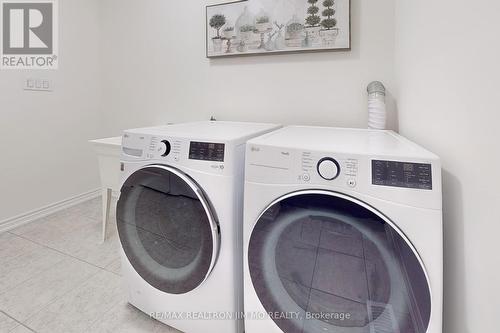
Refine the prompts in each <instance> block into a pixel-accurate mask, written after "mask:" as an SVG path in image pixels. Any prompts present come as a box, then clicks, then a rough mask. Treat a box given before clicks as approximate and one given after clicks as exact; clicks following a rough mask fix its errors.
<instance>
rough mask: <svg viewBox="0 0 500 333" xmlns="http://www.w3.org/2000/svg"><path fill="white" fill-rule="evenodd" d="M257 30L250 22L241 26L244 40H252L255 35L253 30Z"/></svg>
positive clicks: (241, 34) (241, 35)
mask: <svg viewBox="0 0 500 333" xmlns="http://www.w3.org/2000/svg"><path fill="white" fill-rule="evenodd" d="M254 30H255V27H254V26H253V25H250V24H246V25H243V26H241V28H240V37H241V39H242V40H244V41H246V42H249V41H251V40H252V37H253V32H254Z"/></svg>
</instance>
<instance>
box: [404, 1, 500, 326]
mask: <svg viewBox="0 0 500 333" xmlns="http://www.w3.org/2000/svg"><path fill="white" fill-rule="evenodd" d="M499 13H500V3H499V2H498V1H493V0H477V1H466V0H458V1H457V0H453V1H452V0H442V1H431V0H419V1H409V0H402V1H397V4H396V31H397V33H396V60H397V75H398V80H397V86H398V90H399V93H398V94H397V95H398V108H399V118H400V129H401V133H402V134H404V135H406V136H408V137H410V138H412V139H414V140H416V141H417V142H419V143H421V144H423V145H425V146H426V147H428V148H429V149H431V150H433V151H434V152H436V153H437V154H439V155H440V156H441V157H442V158H443V164H444V212H445V305H444V309H445V332H446V333H469V332H470V333H473V332H498V331H499V329H498V316H499V314H500V286H499V283H498V281H500V259H499V251H498V237H499V235H500V211H499V204H500V191H499V185H500V172H499V169H500V147H499V143H500V139H499V138H500V136H499V129H498V126H499V124H500V107H499V104H498V94H499V93H500V83H499V82H500V81H499V79H500V62H499V59H500V43H499V42H498V41H499V33H500V20H498V15H499Z"/></svg>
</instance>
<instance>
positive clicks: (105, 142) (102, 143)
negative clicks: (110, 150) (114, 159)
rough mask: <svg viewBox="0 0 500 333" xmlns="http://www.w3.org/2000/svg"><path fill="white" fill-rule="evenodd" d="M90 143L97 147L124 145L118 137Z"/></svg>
mask: <svg viewBox="0 0 500 333" xmlns="http://www.w3.org/2000/svg"><path fill="white" fill-rule="evenodd" d="M89 142H90V143H93V144H95V145H99V146H121V145H122V137H121V136H116V137H113V138H105V139H97V140H90V141H89Z"/></svg>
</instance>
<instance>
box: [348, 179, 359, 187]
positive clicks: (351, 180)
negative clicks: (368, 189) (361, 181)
mask: <svg viewBox="0 0 500 333" xmlns="http://www.w3.org/2000/svg"><path fill="white" fill-rule="evenodd" d="M347 185H348V186H349V187H352V188H354V187H356V185H357V183H356V179H349V180H348V181H347Z"/></svg>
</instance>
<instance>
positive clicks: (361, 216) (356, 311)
mask: <svg viewBox="0 0 500 333" xmlns="http://www.w3.org/2000/svg"><path fill="white" fill-rule="evenodd" d="M248 250H249V253H248V262H249V270H250V275H251V279H252V282H253V285H254V288H255V291H256V293H257V296H258V297H259V299H260V301H261V303H262V305H263V307H264V309H265V310H266V312H267V313H270V314H272V315H271V318H272V319H273V320H274V322H275V323H276V324H277V325H278V326H279V327H280V328H281V330H282V331H283V332H285V333H296V332H297V333H302V332H303V333H316V332H318V333H319V332H334V333H337V332H338V333H373V332H391V333H425V332H426V331H427V328H428V325H429V321H430V314H431V296H430V288H429V284H428V280H427V275H426V273H425V271H424V267H423V265H422V262H421V260H420V258H419V257H418V255H417V253H416V251H415V250H414V248H413V246H412V245H411V244H410V242H409V241H408V240H407V239H406V237H405V236H404V235H403V233H401V232H400V231H399V230H397V229H396V227H395V226H394V225H393V224H392V223H391V222H390V221H388V220H387V219H386V218H385V217H384V216H383V215H382V214H379V213H377V212H376V211H375V210H374V209H372V208H371V207H369V206H367V205H365V204H363V203H361V202H358V201H356V200H355V199H352V198H350V197H347V196H343V195H341V194H336V193H333V192H326V191H308V192H298V193H294V194H291V195H289V196H286V197H284V198H282V199H280V200H278V201H277V202H276V203H274V204H272V205H271V206H270V207H269V208H268V209H267V210H266V211H265V212H264V213H263V214H262V215H261V217H260V219H259V220H258V222H257V224H256V226H255V228H254V230H253V232H252V235H251V238H250V244H249V249H248Z"/></svg>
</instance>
